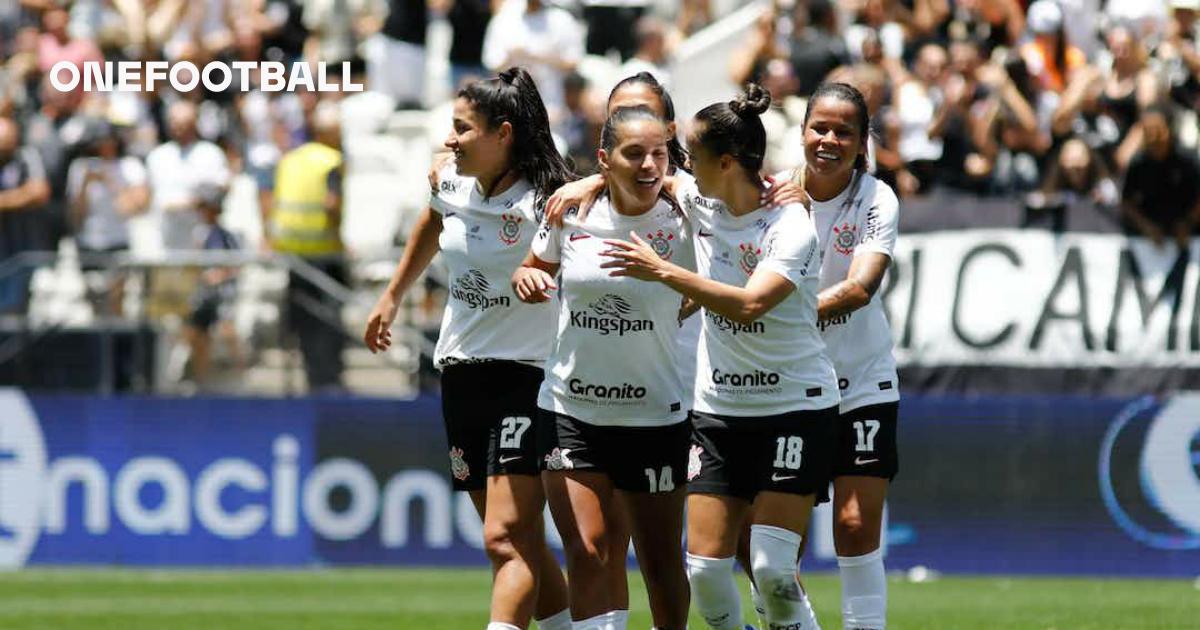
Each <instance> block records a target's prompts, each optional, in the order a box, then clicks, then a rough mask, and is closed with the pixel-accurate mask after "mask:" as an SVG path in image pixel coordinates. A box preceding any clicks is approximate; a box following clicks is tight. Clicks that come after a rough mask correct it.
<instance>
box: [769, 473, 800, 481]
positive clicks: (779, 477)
mask: <svg viewBox="0 0 1200 630" xmlns="http://www.w3.org/2000/svg"><path fill="white" fill-rule="evenodd" d="M795 478H796V475H781V474H779V473H773V474H772V475H771V481H787V480H789V479H795Z"/></svg>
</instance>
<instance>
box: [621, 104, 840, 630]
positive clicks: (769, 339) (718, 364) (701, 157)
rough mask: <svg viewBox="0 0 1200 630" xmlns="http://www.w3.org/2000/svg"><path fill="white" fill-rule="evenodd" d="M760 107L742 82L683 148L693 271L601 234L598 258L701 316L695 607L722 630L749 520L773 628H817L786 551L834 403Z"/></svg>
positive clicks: (692, 506)
mask: <svg viewBox="0 0 1200 630" xmlns="http://www.w3.org/2000/svg"><path fill="white" fill-rule="evenodd" d="M769 102H770V98H769V96H768V95H767V94H766V92H765V90H763V89H762V88H760V87H758V86H750V87H749V88H748V89H747V91H746V93H745V94H743V95H742V96H741V97H740V98H738V99H737V100H735V101H732V102H729V103H717V104H714V105H711V106H709V107H706V108H705V109H703V110H701V111H700V112H699V113H698V114H697V115H696V117H695V119H694V120H693V125H692V128H691V130H690V132H689V141H688V146H689V147H690V148H691V151H692V167H693V173H694V174H695V177H696V184H697V187H698V193H699V195H697V196H695V197H693V198H691V199H690V200H689V201H688V203H690V204H691V205H692V206H693V207H692V208H690V210H689V214H690V216H691V217H692V218H693V225H694V228H695V230H696V233H695V235H696V251H697V266H698V267H699V273H693V272H690V271H688V270H686V269H682V268H680V267H678V266H676V265H673V264H671V263H670V262H669V261H665V260H662V259H661V258H660V257H658V256H656V255H655V247H653V246H652V244H651V243H649V242H647V239H644V238H642V237H640V236H639V235H637V234H631V235H630V240H629V241H616V240H614V241H609V244H610V245H611V246H612V250H610V251H608V252H606V255H607V256H609V257H610V258H611V260H610V262H608V263H605V265H604V266H605V267H606V268H610V269H613V273H614V275H618V276H632V277H635V278H638V279H642V280H647V281H654V282H661V283H663V284H665V285H667V286H668V287H671V288H672V289H674V290H675V291H677V292H679V293H681V294H683V295H684V296H686V297H688V298H690V299H692V300H694V301H695V302H697V303H698V304H700V305H701V306H703V307H704V309H705V312H706V313H705V318H704V330H703V334H702V335H701V341H700V347H699V352H698V357H699V364H700V365H699V369H698V370H697V378H696V387H695V392H696V399H695V401H694V402H695V416H694V425H695V429H694V433H693V438H692V441H693V445H692V447H691V461H690V463H689V467H688V476H689V479H690V480H691V481H690V485H689V492H690V495H689V498H688V576H689V579H690V581H691V586H692V593H693V597H694V599H695V601H696V607H697V609H698V610H699V612H700V613H701V615H702V616H703V617H704V618H705V620H706V621H707V622H708V624H709V625H710V626H711V627H713V628H717V629H718V630H734V629H737V630H740V629H741V628H742V625H741V624H742V620H741V610H740V598H739V596H738V593H737V589H736V587H735V584H734V581H733V562H734V553H735V550H736V547H737V540H738V534H739V532H740V530H741V527H742V524H743V522H744V521H745V519H747V518H748V517H751V515H752V518H753V528H752V535H751V550H752V563H751V564H752V567H753V574H754V578H755V580H756V582H757V583H758V584H759V587H760V590H761V591H762V592H763V593H764V594H765V595H766V602H765V603H766V613H767V619H768V621H769V623H770V627H780V628H783V627H788V628H792V627H794V628H803V629H805V630H807V629H809V628H812V627H814V626H815V621H814V620H813V618H812V613H811V610H810V609H808V608H807V606H806V605H804V604H803V602H804V600H803V599H802V598H801V597H800V588H799V584H798V583H797V580H796V575H795V572H794V568H795V557H796V554H797V552H798V549H799V544H800V540H801V538H802V536H803V535H804V533H805V530H806V528H807V524H808V520H809V515H810V513H811V510H812V507H813V505H814V504H815V502H816V501H817V500H818V497H819V496H820V495H821V494H822V493H823V490H824V489H825V487H826V485H827V484H828V480H829V474H830V465H831V461H830V456H831V451H832V441H833V430H834V419H835V418H836V413H837V403H838V400H839V397H838V390H837V381H836V376H835V374H834V371H833V365H832V362H830V360H829V359H828V357H826V356H825V353H824V346H823V344H822V342H821V339H820V333H819V331H818V329H817V299H816V294H817V283H818V269H819V264H820V256H819V250H818V247H817V238H816V233H815V231H814V229H813V226H812V223H811V221H810V220H809V218H808V215H807V212H806V211H805V209H804V207H803V206H801V205H798V204H793V205H785V206H782V207H777V206H765V207H764V206H762V205H761V204H760V195H761V191H762V189H763V187H764V185H765V183H764V182H763V180H762V178H761V177H760V176H759V174H758V173H759V169H761V167H762V160H763V152H764V149H765V146H766V132H765V130H764V128H763V125H762V122H761V120H760V119H759V114H760V113H762V112H763V111H765V109H766V107H767V106H768V104H769ZM705 199H709V200H716V201H717V202H719V203H718V204H712V203H708V202H705V201H704V200H705Z"/></svg>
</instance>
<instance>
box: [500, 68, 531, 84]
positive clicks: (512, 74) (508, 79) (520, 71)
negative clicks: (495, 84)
mask: <svg viewBox="0 0 1200 630" xmlns="http://www.w3.org/2000/svg"><path fill="white" fill-rule="evenodd" d="M497 76H498V77H499V78H500V80H501V81H503V82H504V83H507V84H509V85H520V84H521V83H525V82H527V81H529V82H532V81H533V78H532V77H530V76H529V72H527V71H526V70H525V68H522V67H521V66H513V67H511V68H508V69H506V70H502V71H501V72H500V74H499V75H497Z"/></svg>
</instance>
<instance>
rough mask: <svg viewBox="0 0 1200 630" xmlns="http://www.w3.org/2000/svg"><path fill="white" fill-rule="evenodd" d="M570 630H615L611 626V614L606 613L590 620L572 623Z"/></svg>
mask: <svg viewBox="0 0 1200 630" xmlns="http://www.w3.org/2000/svg"><path fill="white" fill-rule="evenodd" d="M571 630H615V628H614V627H613V625H612V613H611V612H606V613H604V614H603V615H596V616H595V617H592V618H591V619H584V620H583V621H572V622H571Z"/></svg>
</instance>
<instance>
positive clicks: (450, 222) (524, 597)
mask: <svg viewBox="0 0 1200 630" xmlns="http://www.w3.org/2000/svg"><path fill="white" fill-rule="evenodd" d="M446 147H447V148H448V149H450V150H451V151H453V152H454V155H455V162H454V164H453V165H450V166H447V167H446V168H444V169H443V170H442V172H441V173H440V174H439V178H438V179H439V181H438V186H437V187H436V189H435V190H434V191H433V192H434V196H433V199H432V201H431V206H430V207H429V208H427V209H426V210H425V211H424V212H423V213H422V215H421V217H420V218H419V219H418V221H417V224H416V227H415V229H414V232H413V234H412V235H411V237H410V238H409V242H408V244H407V246H406V247H405V251H404V254H403V256H402V257H401V260H400V263H399V264H398V265H397V267H396V271H395V273H394V274H393V277H392V280H391V282H390V283H389V284H388V287H387V289H385V290H384V292H383V295H381V296H380V298H379V301H378V303H377V305H376V307H375V309H374V310H373V311H372V313H371V315H370V317H369V319H368V322H367V327H366V332H365V333H364V341H365V342H366V344H367V347H369V348H370V349H371V350H372V351H373V352H378V351H384V350H387V349H388V348H389V347H390V346H391V343H392V336H391V331H390V327H391V325H392V323H393V322H394V321H395V318H396V311H397V303H398V301H399V300H400V298H401V297H402V296H403V294H404V293H405V292H406V291H407V290H408V289H409V288H410V287H411V286H412V284H413V282H415V281H416V279H417V278H418V277H419V276H420V275H421V273H422V272H423V271H424V270H425V269H426V267H428V265H429V263H430V261H431V260H432V259H433V257H434V256H435V255H436V254H437V253H438V252H439V251H441V252H442V255H443V257H444V258H445V260H446V264H447V267H448V269H449V272H450V277H451V286H450V292H449V293H450V295H449V296H448V298H447V304H446V312H445V314H444V316H443V321H442V328H441V334H440V335H439V338H438V346H437V349H436V351H435V357H434V361H435V364H436V365H437V366H438V367H439V368H440V369H441V370H442V410H443V415H444V420H445V424H446V433H447V438H448V441H449V444H450V462H451V472H452V473H453V477H454V479H453V483H454V487H455V489H456V490H460V491H467V492H469V493H470V496H471V500H472V502H473V503H474V504H475V507H476V509H477V510H478V511H479V514H480V517H481V518H482V519H483V522H484V526H483V529H484V544H485V548H486V550H487V554H488V557H489V558H490V559H491V561H492V568H493V588H492V601H491V613H490V623H489V624H488V628H489V630H513V629H516V628H520V629H523V628H525V627H526V626H528V624H529V621H530V619H531V618H536V619H537V620H538V625H539V627H541V628H543V629H544V630H545V629H554V630H567V629H569V628H570V615H569V613H568V612H567V611H566V607H567V599H566V585H565V583H564V580H563V576H562V572H561V571H560V570H559V568H558V564H557V562H556V561H555V559H554V556H553V555H552V554H551V553H550V550H549V548H548V547H547V546H546V541H545V532H544V531H543V525H542V509H543V506H544V505H545V497H544V493H543V491H542V485H541V480H540V478H539V471H538V466H537V459H536V456H535V451H534V439H533V431H532V430H530V429H532V424H533V418H534V417H535V416H536V411H537V392H538V387H539V386H540V384H541V381H542V367H541V365H542V363H544V361H545V358H546V356H547V354H548V353H549V350H550V346H551V344H552V342H553V336H552V333H551V332H550V331H551V329H552V327H553V325H554V318H555V311H554V308H553V306H552V305H541V306H529V305H525V304H522V303H520V302H518V301H516V300H514V299H512V297H511V296H510V294H509V293H508V291H507V284H508V279H509V276H510V275H511V273H512V270H513V269H515V268H516V267H517V266H518V265H519V264H520V261H521V260H522V259H523V257H524V254H525V252H526V251H528V248H529V244H530V243H531V242H532V240H533V233H534V232H535V231H536V225H537V216H538V215H539V214H540V213H539V212H538V206H539V205H541V204H542V203H544V200H545V199H546V197H547V196H548V195H549V194H550V192H552V191H553V190H554V189H556V188H557V187H559V186H561V185H562V184H563V183H564V182H565V181H567V180H568V179H569V178H570V177H571V173H570V170H569V168H568V167H567V166H566V164H565V163H564V162H563V160H562V158H561V157H560V156H559V155H558V153H557V151H556V150H555V148H554V145H553V142H552V140H551V137H550V129H549V122H548V120H547V117H546V112H545V107H544V106H543V104H542V101H541V97H540V96H539V95H538V92H537V88H536V87H535V86H534V84H533V80H532V79H531V78H530V77H529V75H528V73H526V72H525V71H524V70H522V69H519V68H517V69H511V70H507V71H505V72H503V73H501V74H500V76H499V77H497V78H494V79H488V80H483V81H478V82H475V83H472V84H470V85H468V86H467V87H465V88H463V89H462V90H461V91H460V92H459V93H458V97H457V99H456V101H455V103H454V121H453V127H452V130H451V132H450V135H449V137H448V138H447V139H446Z"/></svg>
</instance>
